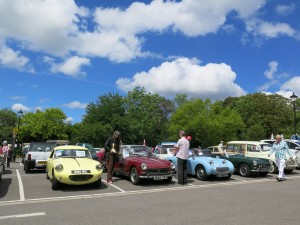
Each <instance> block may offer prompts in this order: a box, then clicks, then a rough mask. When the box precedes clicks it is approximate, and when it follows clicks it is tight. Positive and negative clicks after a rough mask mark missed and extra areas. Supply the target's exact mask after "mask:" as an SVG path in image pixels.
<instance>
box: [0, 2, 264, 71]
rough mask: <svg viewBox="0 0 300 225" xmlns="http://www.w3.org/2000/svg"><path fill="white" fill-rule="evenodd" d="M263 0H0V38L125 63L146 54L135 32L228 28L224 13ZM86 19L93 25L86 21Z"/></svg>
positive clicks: (252, 8)
mask: <svg viewBox="0 0 300 225" xmlns="http://www.w3.org/2000/svg"><path fill="white" fill-rule="evenodd" d="M265 2H266V0H243V1H240V0H229V1H217V2H216V1H207V0H183V1H164V0H154V1H151V2H150V3H149V4H145V3H142V2H133V3H132V4H131V5H130V6H129V7H128V8H126V9H124V10H121V9H119V8H95V9H91V10H88V9H87V8H84V7H79V6H78V5H76V2H75V1H72V0H44V1H40V0H10V1H0V27H1V29H0V41H1V39H3V42H4V43H5V42H6V41H7V40H15V41H17V43H18V48H20V50H30V51H34V52H44V53H46V54H49V55H51V56H55V57H58V56H59V57H66V56H69V54H72V55H79V57H106V58H109V59H110V60H111V61H114V62H128V61H130V60H132V59H134V58H136V57H141V56H145V55H146V56H147V55H151V54H149V52H147V51H146V52H142V50H141V49H142V45H143V43H144V41H145V40H144V39H143V37H141V36H140V35H141V34H143V33H148V32H156V33H162V32H170V31H174V32H181V33H183V34H184V35H186V36H191V37H195V36H200V35H206V34H208V33H215V32H217V31H218V30H219V29H220V28H222V26H223V25H224V29H227V30H228V28H230V30H232V29H233V27H230V26H229V25H226V24H225V22H226V20H227V19H226V16H227V15H228V13H230V12H232V11H235V12H237V14H238V16H239V17H240V18H242V19H246V18H248V17H249V16H251V15H253V14H255V13H256V12H257V10H258V9H260V8H261V7H262V6H263V5H264V3H265ZM20 9H22V10H20ZM116 18H118V19H116ZM90 19H92V20H93V21H92V22H93V23H94V24H93V25H95V26H94V27H92V26H87V25H86V24H87V22H91V21H90ZM49 59H50V58H49ZM66 70H67V71H66V74H69V73H70V71H69V70H68V69H66ZM71 73H72V72H71Z"/></svg>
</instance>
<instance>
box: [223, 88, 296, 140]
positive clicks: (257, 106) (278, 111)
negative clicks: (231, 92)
mask: <svg viewBox="0 0 300 225" xmlns="http://www.w3.org/2000/svg"><path fill="white" fill-rule="evenodd" d="M224 102H226V103H227V104H228V102H230V104H229V105H231V107H232V108H233V109H236V110H237V111H238V113H239V114H240V115H241V117H242V118H243V122H244V123H245V125H246V127H247V129H245V131H244V132H243V134H242V138H243V139H246V140H260V139H265V138H270V135H271V134H272V133H274V134H275V133H283V132H287V133H288V134H291V128H292V126H291V125H292V124H293V119H292V118H293V117H292V108H291V106H290V104H289V100H288V99H286V98H284V97H282V96H281V95H277V94H273V95H266V94H264V93H255V94H249V95H246V96H241V97H239V98H238V99H230V101H229V100H225V101H224ZM258 129H259V130H258Z"/></svg>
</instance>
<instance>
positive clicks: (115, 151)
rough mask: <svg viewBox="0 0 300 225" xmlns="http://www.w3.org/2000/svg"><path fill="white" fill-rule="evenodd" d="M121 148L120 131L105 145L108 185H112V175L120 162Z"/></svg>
mask: <svg viewBox="0 0 300 225" xmlns="http://www.w3.org/2000/svg"><path fill="white" fill-rule="evenodd" d="M120 146H121V134H120V132H119V131H115V132H114V133H113V135H112V137H109V138H108V139H107V141H106V142H105V144H104V148H105V158H106V168H107V183H108V184H112V174H113V170H114V167H115V163H116V162H118V155H119V152H120Z"/></svg>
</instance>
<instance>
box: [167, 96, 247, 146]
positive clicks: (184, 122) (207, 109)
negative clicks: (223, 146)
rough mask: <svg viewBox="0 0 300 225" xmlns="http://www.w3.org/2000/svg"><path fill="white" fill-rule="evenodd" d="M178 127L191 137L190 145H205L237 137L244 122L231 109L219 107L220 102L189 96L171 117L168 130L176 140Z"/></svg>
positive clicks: (243, 126)
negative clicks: (186, 101)
mask: <svg viewBox="0 0 300 225" xmlns="http://www.w3.org/2000/svg"><path fill="white" fill-rule="evenodd" d="M181 129H183V130H185V131H186V132H187V133H188V135H191V136H192V137H193V140H192V142H191V146H194V147H195V146H198V145H200V146H201V147H207V146H209V145H216V144H218V143H219V142H220V140H223V141H229V140H234V139H237V138H238V136H239V134H240V133H241V132H242V131H243V130H244V129H245V125H244V123H243V121H242V118H241V117H240V116H239V114H238V113H237V112H236V111H235V110H233V109H230V108H229V107H226V108H223V106H222V103H221V102H215V103H213V104H212V103H211V102H210V100H208V99H207V100H205V101H203V100H201V99H191V100H189V102H188V103H185V104H183V105H181V106H180V107H179V108H178V109H177V111H176V112H175V113H174V114H173V115H172V116H171V121H170V129H169V130H170V132H171V133H172V138H173V139H175V138H176V139H178V131H179V130H181Z"/></svg>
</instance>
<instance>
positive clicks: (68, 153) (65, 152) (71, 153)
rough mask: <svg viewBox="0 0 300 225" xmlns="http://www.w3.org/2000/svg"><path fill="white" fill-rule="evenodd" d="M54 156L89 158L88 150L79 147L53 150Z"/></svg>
mask: <svg viewBox="0 0 300 225" xmlns="http://www.w3.org/2000/svg"><path fill="white" fill-rule="evenodd" d="M54 157H55V158H91V155H90V152H89V151H87V150H79V149H58V150H56V151H55V155H54Z"/></svg>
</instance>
